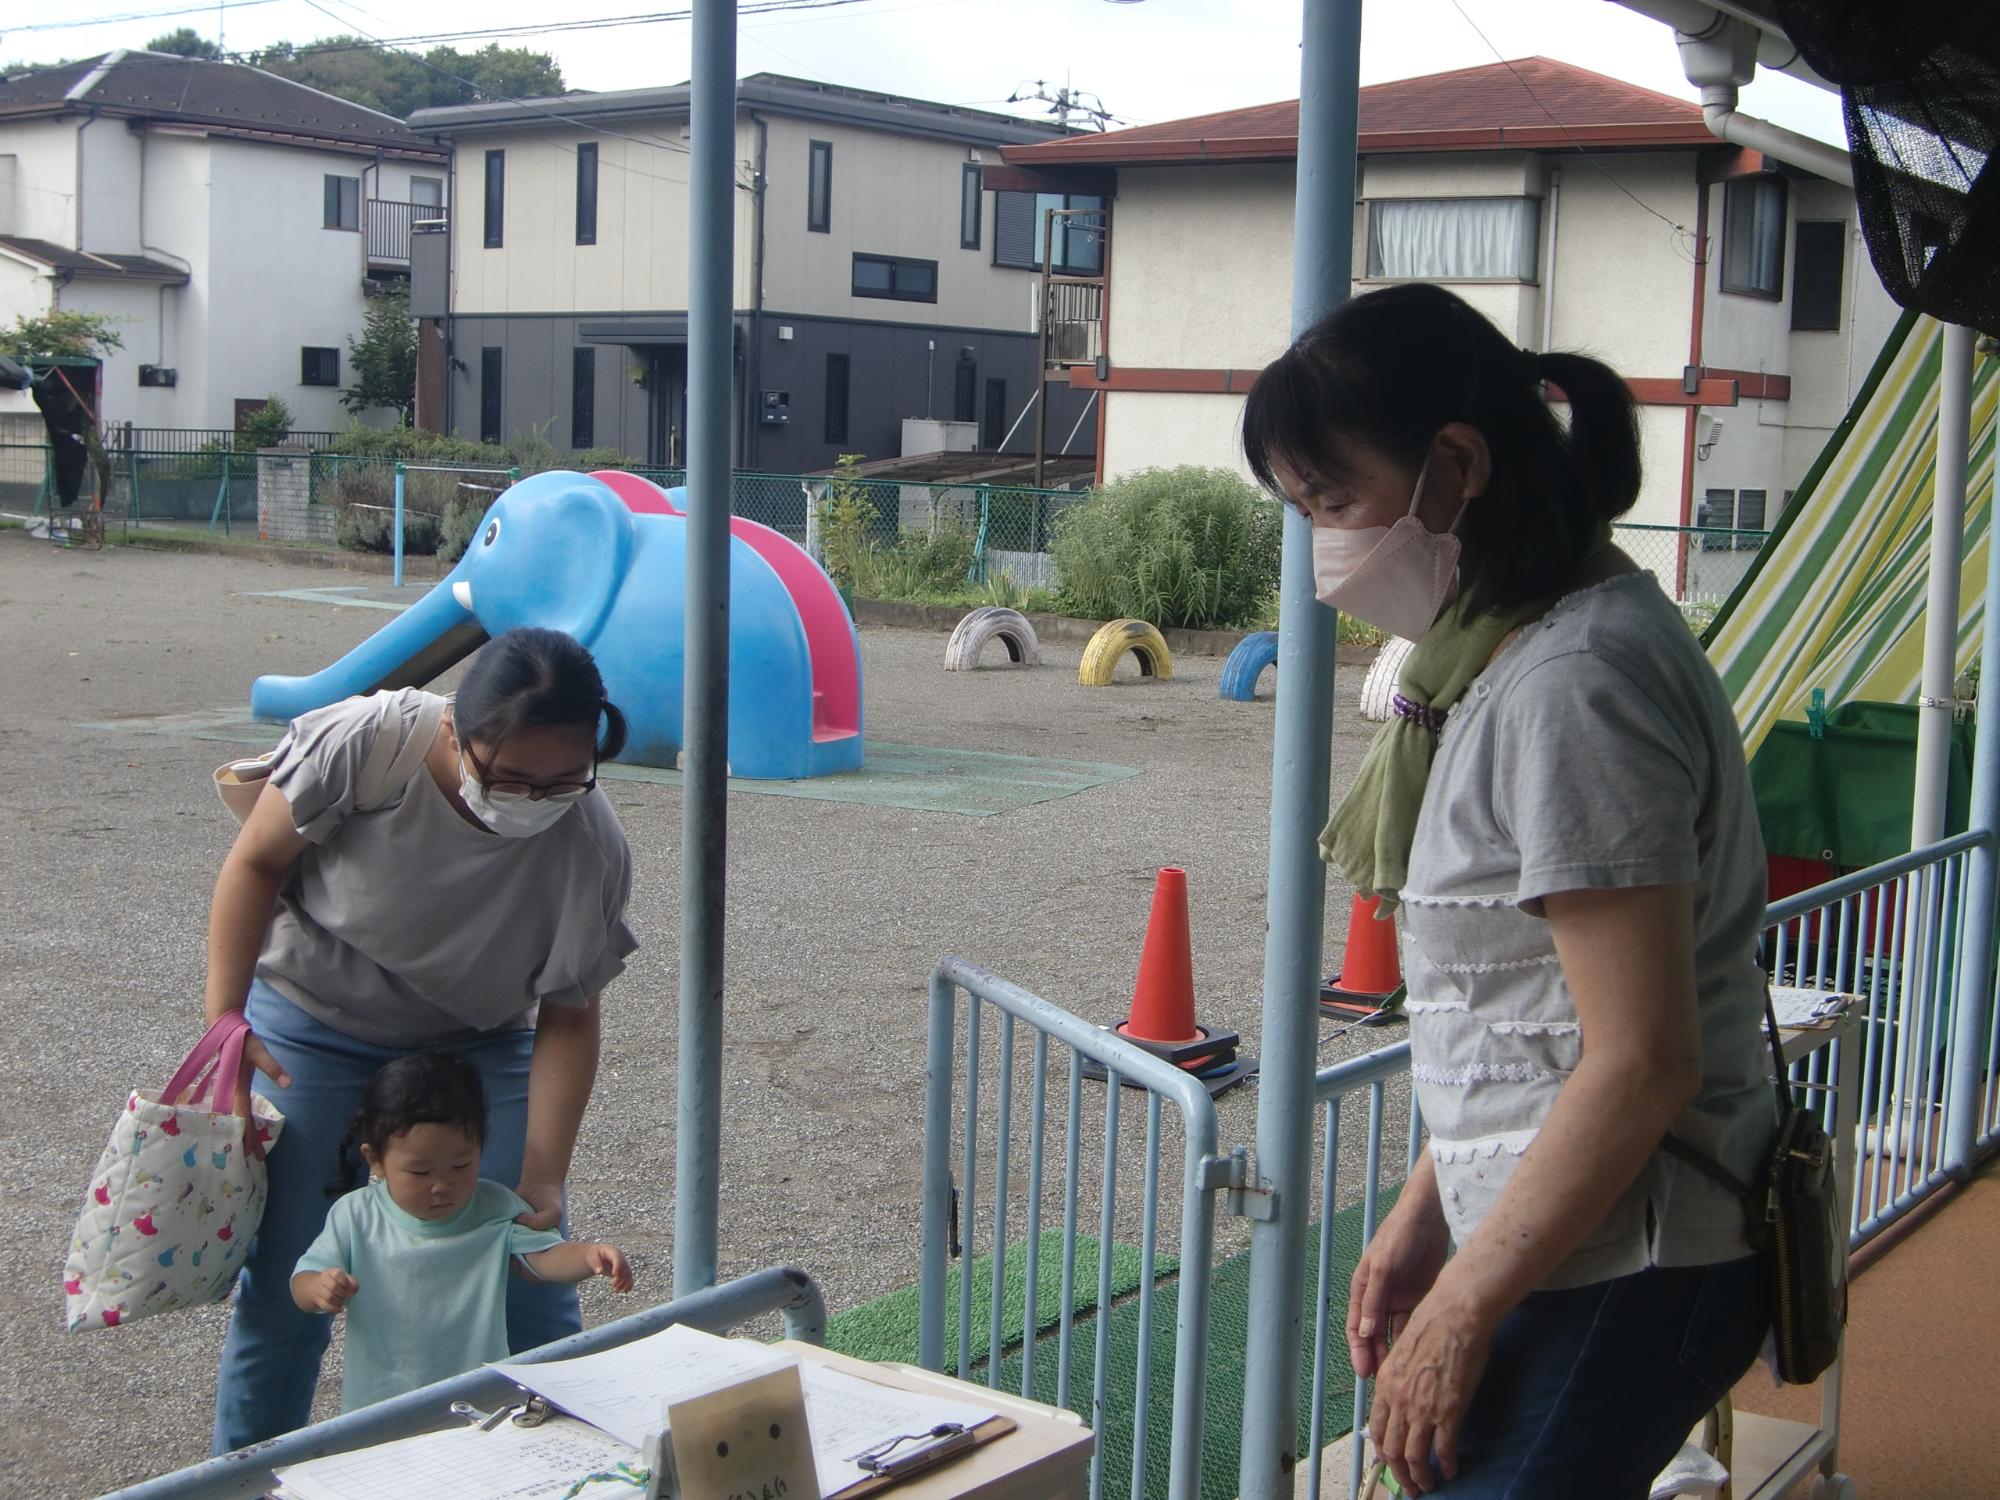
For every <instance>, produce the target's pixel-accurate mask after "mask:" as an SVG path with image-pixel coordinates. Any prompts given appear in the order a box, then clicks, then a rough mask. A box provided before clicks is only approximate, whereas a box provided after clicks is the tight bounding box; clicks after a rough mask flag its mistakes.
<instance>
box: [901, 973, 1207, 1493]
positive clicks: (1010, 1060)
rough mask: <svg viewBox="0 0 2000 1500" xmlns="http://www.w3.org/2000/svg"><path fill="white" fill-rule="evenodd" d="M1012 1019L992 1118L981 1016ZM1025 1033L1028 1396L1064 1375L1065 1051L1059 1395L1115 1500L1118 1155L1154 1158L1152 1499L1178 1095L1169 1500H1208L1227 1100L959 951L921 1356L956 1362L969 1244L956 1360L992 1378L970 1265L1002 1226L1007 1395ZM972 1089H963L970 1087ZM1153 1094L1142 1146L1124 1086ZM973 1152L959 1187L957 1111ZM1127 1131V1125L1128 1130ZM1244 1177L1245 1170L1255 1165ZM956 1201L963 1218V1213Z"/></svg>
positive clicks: (944, 984)
mask: <svg viewBox="0 0 2000 1500" xmlns="http://www.w3.org/2000/svg"><path fill="white" fill-rule="evenodd" d="M961 994H963V995H964V996H965V997H966V999H967V1000H968V1001H969V1013H968V1016H967V1020H966V1029H965V1047H964V1053H963V1068H962V1070H961V1067H960V1062H961V1059H960V1055H959V1051H958V1047H957V1010H958V1000H959V996H960V995H961ZM989 1009H990V1010H992V1011H993V1012H995V1013H996V1015H997V1016H998V1019H999V1027H1000V1035H999V1048H998V1057H997V1059H995V1066H994V1072H995V1074H996V1078H995V1096H994V1103H993V1105H992V1107H991V1113H990V1115H989V1114H985V1113H983V1108H982V1104H981V1097H982V1096H981V1082H982V1080H981V1074H982V1060H983V1056H984V1054H983V1052H982V1047H983V1042H984V1020H983V1018H984V1016H985V1014H986V1012H987V1011H988V1010H989ZM1017 1022H1018V1023H1021V1024H1022V1025H1025V1026H1026V1027H1027V1030H1028V1033H1029V1036H1030V1039H1031V1040H1030V1059H1029V1064H1028V1069H1027V1075H1026V1078H1025V1083H1026V1087H1027V1089H1028V1114H1029V1120H1028V1126H1027V1130H1026V1133H1025V1143H1024V1144H1025V1154H1026V1157H1027V1179H1026V1183H1025V1188H1024V1191H1023V1192H1022V1194H1021V1197H1022V1199H1023V1207H1024V1212H1025V1218H1026V1238H1025V1242H1024V1243H1025V1250H1024V1253H1025V1255H1026V1256H1027V1261H1026V1264H1025V1267H1024V1273H1023V1274H1024V1285H1023V1302H1022V1306H1023V1316H1022V1322H1021V1351H1020V1354H1019V1355H1018V1359H1019V1364H1020V1370H1019V1381H1020V1389H1021V1391H1022V1393H1023V1394H1024V1395H1029V1396H1034V1395H1037V1394H1041V1395H1043V1396H1044V1399H1046V1396H1047V1395H1048V1394H1049V1392H1048V1389H1047V1388H1048V1384H1049V1382H1048V1381H1047V1380H1046V1379H1045V1378H1043V1373H1042V1370H1041V1367H1040V1362H1041V1359H1042V1357H1043V1356H1044V1354H1045V1353H1046V1352H1047V1351H1046V1343H1047V1341H1046V1339H1045V1338H1044V1336H1043V1335H1042V1333H1041V1326H1042V1318H1041V1307H1042V1300H1041V1299H1042V1297H1043V1296H1044V1295H1045V1289H1044V1288H1043V1287H1042V1285H1041V1283H1040V1274H1039V1273H1040V1260H1041V1255H1040V1250H1041V1240H1042V1225H1043V1223H1044V1215H1045V1211H1046V1210H1047V1208H1048V1207H1049V1205H1048V1204H1047V1203H1045V1196H1046V1194H1047V1192H1048V1190H1049V1188H1050V1185H1051V1179H1050V1176H1049V1174H1048V1172H1047V1170H1046V1158H1047V1154H1048V1137H1049V1115H1050V1110H1049V1098H1048V1093H1049V1070H1050V1057H1049V1054H1050V1051H1051V1048H1052V1047H1055V1048H1060V1049H1061V1050H1062V1051H1063V1052H1066V1053H1067V1054H1068V1058H1067V1061H1068V1067H1067V1079H1068V1097H1067V1104H1066V1106H1065V1108H1064V1109H1063V1111H1062V1115H1061V1120H1062V1127H1061V1128H1062V1134H1063V1153H1064V1154H1063V1169H1062V1185H1061V1188H1060V1192H1059V1196H1058V1198H1057V1202H1056V1207H1057V1212H1058V1214H1059V1217H1060V1220H1061V1224H1062V1237H1063V1255H1062V1269H1061V1275H1060V1286H1059V1287H1058V1288H1057V1298H1058V1302H1057V1317H1056V1337H1055V1349H1054V1351H1053V1352H1054V1355H1055V1379H1054V1390H1053V1396H1054V1400H1055V1404H1057V1405H1058V1406H1070V1407H1077V1408H1078V1409H1080V1410H1082V1411H1083V1412H1084V1414H1085V1415H1086V1417H1087V1418H1088V1420H1089V1421H1090V1425H1091V1427H1092V1430H1093V1431H1095V1432H1096V1433H1097V1434H1098V1443H1097V1449H1096V1452H1095V1454H1094V1455H1093V1457H1092V1459H1091V1494H1092V1495H1093V1496H1095V1495H1098V1494H1100V1493H1101V1492H1102V1489H1103V1485H1104V1465H1105V1457H1106V1447H1107V1434H1106V1423H1105V1417H1106V1415H1107V1410H1108V1408H1107V1400H1106V1398H1107V1391H1108V1389H1109V1387H1110V1383H1111V1381H1112V1380H1113V1378H1114V1374H1113V1371H1112V1368H1111V1361H1112V1358H1113V1351H1112V1347H1111V1334H1110V1328H1111V1322H1112V1318H1111V1312H1112V1302H1113V1296H1114V1281H1113V1274H1112V1266H1113V1259H1114V1257H1113V1248H1114V1238H1115V1236H1116V1234H1117V1233H1118V1232H1119V1230H1120V1228H1121V1225H1122V1226H1123V1227H1124V1228H1125V1229H1126V1230H1128V1231H1129V1230H1130V1228H1131V1227H1132V1220H1133V1218H1134V1217H1135V1215H1134V1212H1133V1211H1132V1210H1131V1209H1127V1210H1126V1211H1125V1213H1124V1214H1123V1216H1122V1217H1121V1214H1120V1210H1119V1176H1120V1173H1119V1163H1120V1159H1121V1156H1130V1155H1131V1154H1133V1148H1136V1150H1137V1151H1138V1152H1139V1153H1140V1154H1141V1163H1142V1170H1143V1183H1144V1185H1143V1187H1142V1189H1141V1196H1140V1199H1139V1203H1138V1205H1137V1210H1136V1218H1137V1221H1138V1231H1139V1237H1140V1250H1139V1268H1138V1284H1137V1287H1136V1289H1135V1290H1136V1296H1137V1303H1138V1327H1137V1348H1136V1352H1135V1356H1134V1360H1135V1362H1134V1366H1133V1369H1132V1372H1131V1378H1132V1381H1133V1385H1134V1391H1135V1394H1134V1404H1133V1407H1132V1411H1133V1413H1134V1416H1133V1421H1132V1441H1131V1448H1130V1464H1131V1474H1132V1494H1133V1496H1134V1497H1135V1500H1138V1497H1142V1496H1144V1495H1145V1494H1146V1493H1147V1490H1146V1479H1147V1468H1148V1451H1147V1445H1148V1441H1149V1437H1150V1433H1149V1430H1148V1428H1149V1423H1148V1421H1147V1416H1148V1412H1149V1410H1150V1409H1151V1407H1152V1406H1154V1405H1155V1404H1157V1403H1156V1401H1155V1398H1154V1395H1153V1392H1152V1390H1151V1382H1152V1379H1153V1343H1154V1339H1155V1337H1156V1330H1155V1328H1154V1322H1155V1317H1154V1310H1155V1302H1156V1299H1157V1298H1158V1297H1159V1296H1160V1295H1162V1294H1161V1291H1160V1289H1159V1288H1158V1287H1156V1285H1155V1273H1156V1270H1157V1266H1158V1250H1159V1243H1160V1199H1161V1196H1162V1192H1163V1188H1162V1182H1161V1179H1162V1175H1163V1173H1162V1165H1163V1163H1162V1158H1163V1156H1164V1155H1165V1152H1164V1150H1163V1147H1162V1139H1163V1131H1162V1125H1163V1106H1164V1105H1165V1104H1167V1103H1169V1102H1170V1103H1171V1104H1172V1105H1173V1107H1174V1113H1175V1116H1176V1119H1177V1122H1178V1124H1179V1128H1180V1135H1181V1151H1180V1171H1179V1193H1180V1234H1179V1253H1180V1259H1179V1267H1180V1281H1179V1285H1178V1289H1177V1296H1176V1299H1175V1301H1176V1313H1175V1331H1174V1360H1173V1366H1172V1380H1173V1392H1172V1396H1171V1410H1172V1413H1173V1422H1172V1428H1171V1437H1170V1439H1169V1443H1168V1454H1167V1489H1166V1493H1167V1494H1168V1495H1169V1496H1171V1497H1173V1500H1195V1497H1196V1496H1198V1495H1199V1494H1200V1493H1201V1464H1202V1424H1203V1417H1204V1411H1203V1400H1204V1396H1205V1387H1206V1385H1207V1379H1206V1371H1207V1355H1208V1323H1209V1302H1208V1295H1209V1288H1210V1284H1211V1278H1212V1274H1213V1264H1212V1263H1213V1260H1214V1251H1215V1194H1216V1192H1217V1191H1218V1190H1220V1189H1222V1188H1224V1187H1226V1186H1228V1185H1229V1179H1230V1176H1231V1173H1232V1161H1231V1159H1230V1158H1225V1157H1221V1156H1219V1155H1218V1154H1217V1152H1216V1142H1217V1126H1216V1116H1215V1105H1214V1102H1213V1101H1212V1100H1211V1099H1210V1098H1209V1095H1208V1091H1207V1089H1206V1088H1204V1087H1203V1086H1202V1084H1201V1083H1200V1082H1199V1081H1198V1080H1196V1079H1195V1078H1194V1077H1193V1075H1191V1074H1189V1073H1188V1072H1186V1071H1184V1070H1183V1069H1180V1068H1177V1067H1174V1066H1172V1065H1170V1064H1168V1063H1165V1062H1162V1061H1161V1060H1160V1059H1158V1058H1156V1057H1153V1056H1152V1055H1151V1054H1149V1053H1146V1052H1143V1051H1141V1050H1140V1049H1139V1048H1137V1047H1135V1046H1133V1045H1132V1044H1131V1043H1130V1042H1127V1041H1124V1040H1122V1039H1120V1038H1119V1037H1117V1036H1115V1035H1114V1034H1112V1033H1111V1032H1109V1031H1106V1030H1104V1029H1103V1028H1101V1027H1099V1026H1097V1025H1095V1024H1094V1023H1092V1022H1089V1021H1085V1020H1082V1019H1080V1018H1079V1017H1077V1016H1073V1015H1071V1014H1070V1013H1069V1012H1067V1011H1065V1010H1063V1009H1061V1008H1060V1007H1058V1006H1055V1005H1052V1004H1050V1003H1049V1002H1048V1001H1046V1000H1043V999H1041V998H1040V997H1038V996H1036V995H1032V994H1029V993H1028V992H1027V991H1026V990H1024V989H1021V988H1020V987H1019V986H1017V985H1013V984H1010V983H1008V982H1007V981H1006V980H1004V979H1001V978H999V977H997V976H996V975H993V974H990V973H988V972H987V971H986V970H984V969H981V968H979V967H978V966H976V965H974V964H969V963H966V962H965V961H963V960H961V959H954V958H947V959H945V960H944V961H943V962H942V963H940V964H939V965H938V967H937V969H936V971H935V972H934V973H933V974H932V976H931V986H930V1030H929V1038H928V1052H927V1064H926V1083H925V1090H924V1167H923V1174H924V1175H923V1183H924V1194H923V1244H922V1257H921V1260H922V1283H921V1288H922V1290H921V1312H920V1316H919V1325H918V1359H919V1361H920V1362H921V1363H922V1364H924V1365H925V1366H927V1367H928V1368H930V1369H934V1370H943V1369H944V1368H946V1365H947V1358H946V1353H947V1351H946V1341H945V1331H946V1311H947V1307H946V1302H947V1291H946V1286H947V1283H946V1269H947V1266H946V1263H947V1260H948V1259H949V1258H950V1256H951V1255H952V1254H953V1253H954V1251H956V1253H958V1254H959V1255H960V1256H961V1257H962V1258H961V1263H960V1273H959V1288H958V1298H957V1330H958V1340H957V1349H956V1367H957V1373H958V1376H959V1378H960V1379H961V1380H967V1379H974V1378H978V1377H977V1373H976V1372H975V1370H974V1362H973V1358H972V1345H973V1337H972V1335H973V1327H974V1324H973V1317H974V1307H973V1281H974V1277H973V1274H972V1263H973V1255H974V1247H975V1245H976V1244H977V1243H978V1237H979V1230H980V1228H981V1227H982V1225H984V1226H985V1227H986V1228H987V1229H988V1233H989V1236H990V1240H991V1244H992V1287H991V1291H990V1296H989V1298H988V1306H987V1308H986V1320H987V1321H986V1339H987V1356H986V1369H985V1372H984V1379H985V1382H986V1384H987V1385H989V1386H991V1387H993V1388H995V1389H998V1388H1000V1386H1001V1384H1002V1380H1003V1371H1004V1361H1003V1357H1002V1351H1003V1349H1004V1347H1005V1345H1006V1343H1007V1335H1006V1330H1005V1327H1004V1312H1005V1307H1004V1301H1005V1298H1004V1292H1005V1286H1006V1261H1007V1255H1008V1253H1009V1251H1008V1244H1007V1233H1008V1224H1009V1222H1010V1212H1011V1209H1012V1207H1013V1204H1012V1201H1011V1200H1012V1199H1013V1198H1014V1197H1015V1175H1014V1171H1013V1161H1014V1156H1013V1152H1014V1148H1015V1135H1016V1118H1015V1107H1014V1091H1015V1088H1016V1087H1017V1085H1018V1084H1020V1083H1021V1082H1023V1080H1022V1079H1020V1078H1018V1077H1017V1074H1018V1073H1020V1071H1021V1070H1020V1068H1019V1066H1018V1064H1019V1056H1018V1053H1017V1048H1016V1029H1017V1028H1016V1023H1017ZM1086 1062H1091V1063H1095V1064H1097V1065H1098V1066H1099V1067H1100V1068H1102V1069H1103V1071H1104V1075H1105V1076H1104V1080H1103V1082H1102V1083H1101V1084H1097V1085H1094V1086H1095V1087H1100V1088H1102V1090H1103V1093H1104V1102H1103V1121H1104V1127H1103V1128H1104V1134H1103V1138H1102V1140H1101V1142H1096V1143H1094V1144H1095V1145H1096V1146H1097V1150H1096V1152H1095V1154H1096V1156H1097V1158H1098V1172H1097V1176H1098V1187H1097V1203H1096V1208H1097V1242H1098V1243H1097V1266H1096V1298H1095V1302H1094V1305H1093V1312H1092V1323H1093V1327H1092V1333H1093V1335H1094V1346H1093V1350H1092V1357H1091V1367H1090V1368H1091V1388H1090V1400H1089V1405H1088V1406H1087V1407H1080V1406H1079V1405H1078V1401H1077V1398H1076V1397H1075V1396H1074V1395H1073V1391H1072V1375H1071V1368H1072V1361H1073V1357H1074V1353H1075V1342H1076V1307H1077V1295H1076V1293H1077V1276H1078V1269H1079V1268H1078V1266H1077V1263H1076V1262H1077V1237H1078V1225H1079V1223H1080V1222H1082V1213H1083V1202H1082V1199H1083V1185H1084V1173H1083V1164H1084V1155H1085V1132H1084V1130H1083V1121H1084V1118H1085V1105H1084V1093H1083V1085H1084V1076H1085V1064H1086ZM961 1079H962V1080H963V1083H964V1088H963V1093H962V1096H961V1094H960V1090H959V1089H958V1087H957V1084H958V1082H959V1081H960V1080H961ZM1128 1082H1129V1083H1131V1084H1133V1085H1136V1086H1137V1088H1138V1089H1140V1090H1143V1093H1142V1094H1141V1095H1139V1097H1140V1098H1143V1101H1144V1110H1145V1129H1144V1136H1143V1141H1142V1142H1132V1141H1126V1140H1121V1130H1120V1115H1121V1110H1122V1108H1123V1106H1124V1095H1125V1088H1124V1085H1125V1084H1126V1083H1128ZM955 1100H956V1101H958V1108H957V1118H958V1121H959V1126H960V1135H961V1140H962V1145H961V1149H960V1153H959V1155H958V1157H957V1167H958V1177H957V1179H956V1180H954V1177H953V1172H952V1168H953V1164H954V1163H953V1153H952V1149H951V1140H952V1122H953V1116H954V1101H955ZM982 1127H983V1128H986V1129H990V1131H991V1132H992V1142H993V1144H992V1155H991V1161H990V1169H989V1168H988V1166H987V1164H986V1162H985V1159H983V1158H982V1157H981V1154H980V1145H979V1143H980V1133H981V1130H982ZM1125 1134H1126V1135H1129V1134H1130V1132H1129V1131H1128V1132H1125ZM1233 1166H1234V1170H1235V1171H1236V1172H1237V1173H1238V1174H1239V1180H1240V1168H1241V1159H1240V1157H1239V1158H1237V1159H1236V1161H1235V1162H1234V1164H1233ZM982 1187H984V1188H985V1189H987V1191H989V1192H990V1193H991V1196H992V1207H991V1208H990V1210H986V1211H985V1212H984V1213H983V1215H982V1209H981V1204H982V1201H983V1200H982V1192H981V1189H982ZM954 1205H955V1206H956V1213H955V1214H954V1212H953V1208H954Z"/></svg>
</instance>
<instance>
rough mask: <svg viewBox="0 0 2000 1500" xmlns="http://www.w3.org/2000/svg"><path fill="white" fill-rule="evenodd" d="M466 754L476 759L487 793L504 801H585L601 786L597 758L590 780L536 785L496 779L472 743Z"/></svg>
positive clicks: (592, 765)
mask: <svg viewBox="0 0 2000 1500" xmlns="http://www.w3.org/2000/svg"><path fill="white" fill-rule="evenodd" d="M461 748H462V749H463V750H464V751H465V757H466V759H467V760H469V761H471V762H472V769H473V770H475V771H477V772H478V773H479V784H480V785H481V786H483V787H485V788H486V795H487V796H489V797H497V798H499V799H500V800H501V801H503V802H564V803H568V802H581V801H582V800H583V799H584V798H585V797H588V796H589V795H590V794H591V792H592V790H593V789H595V787H596V786H597V761H596V758H595V757H593V758H592V760H591V764H590V779H589V780H588V781H557V782H552V783H550V784H549V785H548V786H536V785H535V784H534V783H533V782H529V781H495V780H493V779H492V776H493V773H492V772H491V771H490V770H488V769H487V767H486V765H485V763H484V762H482V761H481V760H480V758H479V756H478V754H477V752H475V751H474V750H473V748H472V746H471V745H470V744H466V745H464V746H462V747H461Z"/></svg>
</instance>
